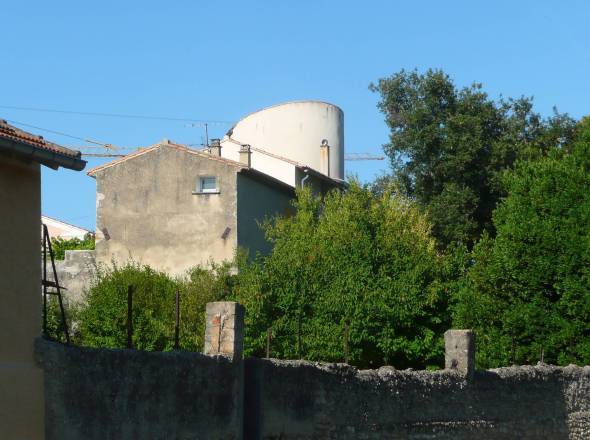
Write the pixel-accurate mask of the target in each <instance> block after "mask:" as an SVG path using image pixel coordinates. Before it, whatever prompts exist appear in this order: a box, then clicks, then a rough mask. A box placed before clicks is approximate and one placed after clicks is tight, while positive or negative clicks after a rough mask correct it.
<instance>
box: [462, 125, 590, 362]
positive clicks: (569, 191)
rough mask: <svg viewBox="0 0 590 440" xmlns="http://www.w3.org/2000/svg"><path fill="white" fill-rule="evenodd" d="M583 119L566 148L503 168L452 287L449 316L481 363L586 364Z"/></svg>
mask: <svg viewBox="0 0 590 440" xmlns="http://www.w3.org/2000/svg"><path fill="white" fill-rule="evenodd" d="M589 147H590V120H588V119H586V120H583V121H582V122H581V123H580V124H579V126H578V130H577V140H576V142H575V143H574V144H573V146H572V147H571V151H572V152H571V154H552V155H550V157H547V158H542V159H540V160H537V161H528V162H521V163H519V164H518V165H517V167H516V169H515V170H514V171H513V172H509V173H506V174H505V176H504V184H505V185H506V188H507V190H508V196H507V197H506V199H505V200H504V201H503V202H502V203H501V204H500V205H499V207H498V209H497V210H496V211H495V212H494V217H493V219H494V225H495V227H496V230H497V236H496V237H495V239H493V238H491V237H490V236H487V235H485V236H484V237H483V238H482V240H481V241H480V242H479V243H478V244H477V246H476V247H475V249H474V252H473V260H474V266H473V267H472V268H471V269H470V271H469V276H468V278H466V279H465V280H464V282H463V286H462V288H461V289H458V290H457V292H458V293H457V298H456V299H457V302H456V305H455V324H456V325H457V326H462V327H472V328H474V329H476V331H477V337H478V363H479V365H480V366H482V367H493V366H499V365H506V364H510V363H519V364H523V363H534V362H536V361H538V360H540V358H541V356H543V358H544V360H545V362H551V363H557V364H561V365H563V364H568V363H579V364H582V365H585V364H588V363H590V340H589V336H590V330H589V329H590V174H589V171H590V154H589V151H590V148H589Z"/></svg>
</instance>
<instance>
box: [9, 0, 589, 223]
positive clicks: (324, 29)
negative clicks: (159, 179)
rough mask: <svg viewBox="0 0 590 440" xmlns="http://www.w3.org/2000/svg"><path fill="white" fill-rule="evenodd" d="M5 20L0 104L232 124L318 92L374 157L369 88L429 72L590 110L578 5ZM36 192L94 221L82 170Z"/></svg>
mask: <svg viewBox="0 0 590 440" xmlns="http://www.w3.org/2000/svg"><path fill="white" fill-rule="evenodd" d="M1 14H2V18H3V20H2V31H1V34H2V37H3V38H2V42H3V47H2V56H1V57H0V71H1V72H2V94H1V95H0V106H21V107H36V108H49V109H58V110H73V111H82V112H103V113H122V114H139V115H156V116H168V117H180V118H195V119H203V120H222V121H235V120H238V119H239V118H240V117H241V116H242V115H245V114H246V113H249V112H251V111H254V110H257V109H259V108H262V107H265V106H268V105H272V104H275V103H279V102H284V101H291V100H300V99H318V100H325V101H329V102H332V103H334V104H337V105H338V106H340V107H341V108H342V109H343V110H344V113H345V127H346V128H345V137H346V150H347V152H370V153H374V154H378V153H379V152H380V151H381V145H382V144H383V143H385V142H386V141H387V137H388V130H387V127H386V126H385V124H384V122H383V116H382V115H381V114H380V113H379V112H378V110H377V109H376V103H377V96H375V95H374V94H372V93H371V92H369V90H368V88H367V86H368V84H369V83H370V82H371V81H376V80H377V79H379V78H380V77H384V76H388V75H391V74H392V73H394V72H396V71H398V70H400V69H402V68H405V69H413V68H418V69H421V70H423V69H427V68H428V67H435V68H442V69H444V70H445V71H446V72H447V73H448V74H450V75H451V76H452V77H453V78H454V80H455V81H456V83H457V84H458V85H467V84H470V83H471V82H473V81H478V82H482V83H484V87H485V89H486V91H488V93H489V94H490V95H491V96H493V97H498V96H499V95H500V94H503V95H504V96H520V95H527V96H534V98H535V102H536V108H537V110H538V111H539V112H541V113H542V114H544V115H548V114H550V112H551V109H552V107H553V106H554V105H557V106H558V108H559V110H560V111H563V112H568V113H570V114H571V115H572V116H574V117H576V118H579V117H581V116H583V115H585V114H588V113H590V87H589V82H590V81H589V79H590V26H588V23H590V3H589V2H586V1H584V0H562V1H557V0H555V1H541V0H536V1H528V0H520V1H516V0H512V1H497V0H496V1H478V0H470V1H467V0H465V1H452V0H447V1H439V0H430V1H411V2H410V1H404V2H401V1H393V0H392V1H362V2H360V1H359V2H352V1H343V0H340V1H327V0H314V1H308V0H299V1H270V0H269V1H231V2H228V1H215V2H213V1H204V0H203V1H179V0H177V1H168V2H164V1H157V2H156V1H146V0H143V1H121V0H119V1H107V0H103V1H99V2H82V1H58V0H56V1H45V0H44V1H12V2H9V1H5V2H3V4H2V12H1ZM0 118H4V119H9V120H14V121H19V122H24V123H27V124H32V125H36V126H39V127H43V128H49V129H53V130H56V131H60V132H65V133H68V134H72V135H74V136H79V137H81V138H90V139H95V140H99V141H102V142H108V143H112V144H115V145H120V146H138V145H149V144H152V143H154V142H156V141H158V140H160V139H162V138H165V137H166V138H170V139H173V140H175V141H178V142H183V143H200V142H201V140H202V136H203V129H202V128H199V127H188V126H186V123H184V122H175V121H163V120H143V119H124V118H110V117H98V116H93V117H89V116H81V115H71V114H61V113H43V112H34V111H23V110H14V109H8V108H2V107H0ZM17 125H18V124H17ZM23 128H25V129H28V130H29V131H32V132H34V133H39V134H43V135H44V136H45V138H47V139H49V140H52V141H55V142H57V143H60V144H62V145H66V146H77V145H85V143H84V142H81V141H77V140H74V139H71V138H67V137H63V136H59V135H55V134H51V133H46V132H42V131H40V130H36V129H32V128H27V127H23ZM227 128H228V125H214V126H212V127H211V130H210V132H211V135H212V136H213V137H215V136H217V137H220V136H221V135H222V134H223V133H224V132H225V130H226V129H227ZM100 163H101V162H100V161H99V160H96V159H95V160H89V163H88V166H87V169H88V168H90V167H92V166H95V165H98V164H100ZM386 169H387V162H385V161H383V162H347V172H348V173H351V174H356V175H358V176H359V177H360V178H361V179H362V180H364V181H367V180H371V179H372V178H373V177H374V176H375V175H377V174H379V173H380V172H381V171H382V170H386ZM42 185H43V193H42V195H43V212H44V213H45V214H47V215H50V216H53V217H57V218H60V219H63V220H66V221H69V222H72V223H74V224H78V225H81V226H85V227H90V228H94V224H95V181H94V180H93V179H91V178H90V177H88V176H86V174H85V172H80V173H75V172H73V171H68V170H59V171H57V172H55V171H52V170H48V169H45V170H44V171H43V184H42Z"/></svg>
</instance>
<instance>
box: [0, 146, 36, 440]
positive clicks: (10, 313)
mask: <svg viewBox="0 0 590 440" xmlns="http://www.w3.org/2000/svg"><path fill="white" fill-rule="evenodd" d="M40 210H41V175H40V166H39V164H38V163H26V162H24V161H19V160H16V159H11V158H9V157H6V156H2V155H0V240H1V243H2V244H1V246H0V268H1V272H0V333H1V334H2V341H1V342H0V438H1V439H3V440H12V439H39V438H43V430H44V428H43V420H44V416H43V411H44V406H43V373H42V371H41V370H40V369H39V368H38V367H37V366H36V365H35V363H34V360H33V340H34V338H35V337H36V336H37V335H39V334H40V333H41V313H40V311H41V295H40V290H41V266H40V265H39V264H38V263H37V262H38V261H39V251H40V248H41V240H40V237H39V230H40V227H41V212H40ZM31 317H36V319H31Z"/></svg>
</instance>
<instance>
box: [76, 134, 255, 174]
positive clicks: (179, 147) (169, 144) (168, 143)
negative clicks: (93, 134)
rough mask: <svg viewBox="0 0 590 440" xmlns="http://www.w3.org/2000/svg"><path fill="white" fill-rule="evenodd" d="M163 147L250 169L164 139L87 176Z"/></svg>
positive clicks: (91, 171) (90, 171) (107, 164)
mask: <svg viewBox="0 0 590 440" xmlns="http://www.w3.org/2000/svg"><path fill="white" fill-rule="evenodd" d="M163 146H165V147H169V148H174V149H175V150H179V151H182V152H185V153H189V154H194V155H196V156H201V157H204V158H206V159H210V160H215V161H218V162H223V163H226V164H228V165H233V166H235V167H237V168H241V169H244V168H248V166H247V165H246V164H243V163H241V162H236V161H233V160H230V159H226V158H225V157H220V156H214V155H212V154H209V153H206V152H204V151H198V150H193V149H191V148H188V147H186V146H184V145H180V144H176V143H174V142H171V141H169V140H167V139H164V140H163V141H162V142H160V143H157V144H155V145H152V146H151V147H147V148H142V149H140V150H138V151H135V152H133V153H130V154H127V155H125V156H123V157H122V158H120V159H116V160H113V161H111V162H108V163H105V164H104V165H99V166H97V167H94V168H91V169H90V170H88V171H87V172H86V174H88V175H89V176H90V177H94V176H95V175H96V173H98V172H100V171H102V170H105V169H107V168H110V167H113V166H115V165H119V164H120V163H123V162H127V161H128V160H130V159H133V158H135V157H138V156H142V155H144V154H146V153H149V152H151V151H154V150H156V149H158V148H160V147H163Z"/></svg>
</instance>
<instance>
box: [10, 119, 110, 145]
mask: <svg viewBox="0 0 590 440" xmlns="http://www.w3.org/2000/svg"><path fill="white" fill-rule="evenodd" d="M6 122H10V123H11V124H16V125H22V126H23V127H29V128H34V129H36V130H41V131H46V132H47V133H53V134H56V135H58V136H64V137H68V138H71V139H76V140H79V141H82V142H88V143H89V144H95V145H101V146H103V147H105V148H112V145H111V144H106V143H104V142H98V141H93V140H92V139H85V138H83V137H79V136H74V135H71V134H67V133H64V132H63V131H56V130H50V129H48V128H43V127H38V126H36V125H31V124H26V123H24V122H19V121H14V120H11V119H6Z"/></svg>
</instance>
